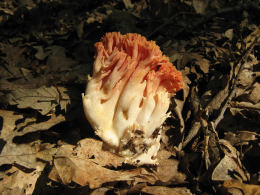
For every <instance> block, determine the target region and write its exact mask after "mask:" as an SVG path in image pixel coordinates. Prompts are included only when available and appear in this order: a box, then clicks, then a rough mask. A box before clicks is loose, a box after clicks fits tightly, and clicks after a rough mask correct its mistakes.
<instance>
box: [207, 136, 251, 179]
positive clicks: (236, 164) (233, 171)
mask: <svg viewBox="0 0 260 195" xmlns="http://www.w3.org/2000/svg"><path fill="white" fill-rule="evenodd" d="M220 144H221V145H222V148H223V151H224V153H225V156H224V157H223V158H222V159H221V161H220V162H219V163H218V165H217V166H216V167H215V169H214V171H213V173H212V180H213V181H226V180H232V179H237V180H242V181H247V180H248V176H247V173H246V172H244V169H243V167H242V163H241V161H240V159H239V157H238V152H237V150H236V148H235V147H233V146H232V145H231V144H230V143H229V142H228V141H226V140H220Z"/></svg>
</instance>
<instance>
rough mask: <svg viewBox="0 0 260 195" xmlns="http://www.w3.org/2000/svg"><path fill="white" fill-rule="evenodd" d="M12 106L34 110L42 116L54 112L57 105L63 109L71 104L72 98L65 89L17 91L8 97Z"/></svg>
mask: <svg viewBox="0 0 260 195" xmlns="http://www.w3.org/2000/svg"><path fill="white" fill-rule="evenodd" d="M6 101H7V102H8V103H9V104H10V105H17V107H18V108H33V109H36V110H38V111H39V112H40V113H41V114H42V115H46V114H48V113H50V112H53V111H54V109H55V107H56V106H57V105H59V104H60V105H61V108H62V109H66V106H67V105H68V104H70V98H69V96H68V94H67V93H66V88H64V87H53V86H52V87H46V86H42V87H40V88H37V89H17V90H13V91H11V92H10V93H8V94H7V96H6Z"/></svg>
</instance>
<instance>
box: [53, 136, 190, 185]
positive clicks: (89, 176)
mask: <svg viewBox="0 0 260 195" xmlns="http://www.w3.org/2000/svg"><path fill="white" fill-rule="evenodd" d="M170 156H171V153H170V152H167V151H160V152H159V153H158V160H159V165H158V167H157V168H156V169H155V170H153V169H151V170H150V171H147V170H146V169H145V168H142V167H139V168H135V169H131V170H126V169H122V170H118V171H117V170H114V169H113V168H112V167H118V166H120V165H122V163H123V161H124V158H122V157H119V156H117V155H115V154H113V153H110V152H108V151H104V150H103V149H102V142H101V141H98V140H95V139H90V138H87V139H83V140H81V141H80V142H79V143H78V144H77V146H73V145H62V146H61V147H60V148H59V149H58V151H57V153H56V155H55V159H54V168H53V169H52V171H51V173H50V175H49V178H50V179H52V180H54V181H62V182H63V183H64V184H69V183H71V182H72V181H73V182H76V183H78V184H79V185H82V186H85V185H89V186H90V188H92V189H93V188H98V187H100V186H101V185H102V184H104V183H107V182H113V181H134V182H135V183H139V182H148V183H151V184H153V183H154V182H155V181H161V182H165V183H178V184H179V183H184V180H185V176H184V175H183V174H182V173H180V172H178V161H177V160H174V159H169V157H170ZM109 167H111V168H112V169H110V168H109Z"/></svg>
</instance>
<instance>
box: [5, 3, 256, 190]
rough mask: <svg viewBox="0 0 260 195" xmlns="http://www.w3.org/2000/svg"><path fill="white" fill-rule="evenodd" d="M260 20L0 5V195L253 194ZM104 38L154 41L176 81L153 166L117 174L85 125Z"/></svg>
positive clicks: (234, 9)
mask: <svg viewBox="0 0 260 195" xmlns="http://www.w3.org/2000/svg"><path fill="white" fill-rule="evenodd" d="M122 10H123V11H122ZM259 10H260V5H259V4H258V3H257V2H256V1H247V2H235V1H228V2H224V1H220V0H215V1H199V0H196V1H191V0H187V1H180V2H177V1H154V0H153V1H143V0H140V1H131V0H130V1H123V2H120V1H110V2H105V1H100V2H83V1H81V0H77V1H73V2H71V1H67V0H65V1H60V0H55V1H52V2H49V1H40V2H39V1H27V2H24V1H18V2H16V3H14V2H11V1H3V2H1V3H0V11H1V14H2V15H1V16H0V25H1V29H4V30H3V31H1V33H0V38H1V39H0V40H1V41H0V64H1V65H0V124H1V125H0V126H1V130H0V148H1V150H0V151H1V153H0V167H1V169H0V171H1V174H0V177H1V180H0V183H1V185H0V186H1V187H0V191H1V194H46V193H49V192H52V193H53V194H55V193H56V194H60V193H67V194H81V193H84V194H106V193H111V192H112V193H114V194H201V193H204V192H206V193H208V194H227V193H230V194H236V193H243V194H257V193H259V190H260V188H259V184H260V176H259V160H258V159H260V158H259V156H260V150H259V135H260V134H259V116H260V115H259V114H260V113H259V112H260V98H259V88H260V87H259V85H260V82H259V75H260V73H259V71H260V69H259V59H260V52H259V48H260V40H259V35H260V29H259V20H257V18H259V17H260V16H259ZM48 13H51V14H50V15H48ZM241 13H242V14H241ZM227 20H229V22H227ZM12 26H17V27H16V29H15V30H14V29H13V28H12ZM109 31H120V32H121V33H127V32H137V33H140V34H142V35H144V36H146V37H147V38H148V39H152V40H155V41H156V42H157V44H158V45H160V47H161V48H162V50H163V51H164V53H165V54H166V55H168V56H169V57H170V60H171V62H172V63H173V64H174V65H175V66H176V67H177V68H178V69H179V70H180V71H182V74H183V78H184V82H185V87H184V90H183V91H181V92H179V93H178V94H177V95H176V97H175V98H173V99H172V105H171V107H170V111H171V116H170V117H169V119H168V120H167V121H166V122H165V123H164V124H163V127H162V139H161V142H162V144H161V148H160V151H159V152H158V155H157V158H158V161H159V163H158V165H157V166H148V165H143V166H139V167H138V166H132V165H128V164H125V163H124V159H123V158H122V157H120V156H117V155H115V154H113V153H111V152H109V151H107V150H106V146H105V145H104V144H103V143H102V142H101V141H100V140H99V138H98V137H97V136H96V135H94V133H93V129H92V128H91V127H90V125H89V124H88V122H87V121H86V119H85V118H84V113H83V109H82V104H81V99H80V97H81V93H82V92H83V91H84V89H85V85H86V81H87V75H88V74H91V70H92V63H93V60H94V55H95V53H94V49H93V48H94V47H93V45H94V43H95V42H96V41H98V40H99V39H100V37H102V36H103V35H104V32H109ZM43 178H44V179H43Z"/></svg>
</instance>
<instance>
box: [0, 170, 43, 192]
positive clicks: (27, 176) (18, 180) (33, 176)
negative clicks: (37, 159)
mask: <svg viewBox="0 0 260 195" xmlns="http://www.w3.org/2000/svg"><path fill="white" fill-rule="evenodd" d="M42 170H43V167H38V168H37V170H34V171H31V172H29V173H25V172H23V171H21V170H19V169H18V168H16V167H12V168H11V169H10V170H8V171H6V173H5V176H4V178H3V179H2V180H1V181H0V194H3V195H5V194H21V195H22V194H26V195H31V194H33V191H34V188H35V184H36V182H37V179H38V178H39V177H40V175H41V173H42Z"/></svg>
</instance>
